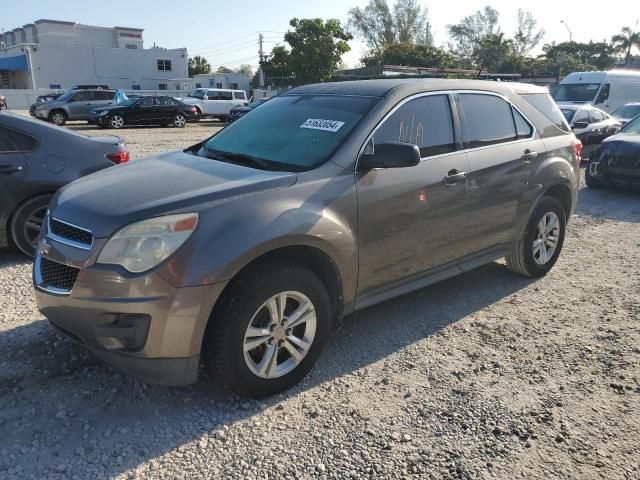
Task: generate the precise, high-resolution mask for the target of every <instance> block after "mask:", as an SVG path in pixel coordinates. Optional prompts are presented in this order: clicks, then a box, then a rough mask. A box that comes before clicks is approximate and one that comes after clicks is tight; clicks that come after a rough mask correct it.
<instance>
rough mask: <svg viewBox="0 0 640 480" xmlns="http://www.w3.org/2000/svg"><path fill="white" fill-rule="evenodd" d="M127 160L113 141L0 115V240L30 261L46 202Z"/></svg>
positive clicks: (119, 143) (120, 145)
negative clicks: (71, 184) (61, 190)
mask: <svg viewBox="0 0 640 480" xmlns="http://www.w3.org/2000/svg"><path fill="white" fill-rule="evenodd" d="M128 160H129V152H128V151H127V149H126V147H125V145H124V142H123V141H122V140H121V139H120V138H118V137H114V136H102V137H86V136H84V135H80V134H78V133H75V132H72V131H70V130H67V129H62V128H56V127H53V126H52V125H49V124H46V123H43V122H38V121H36V120H32V119H30V118H27V117H24V116H20V115H14V114H11V113H0V235H1V236H2V237H6V238H7V240H8V241H9V244H10V245H12V246H15V247H17V248H18V249H19V250H20V251H22V252H24V253H25V254H27V255H30V256H33V253H34V248H35V243H36V239H37V238H38V234H39V232H40V227H41V225H42V219H43V218H44V214H45V212H46V210H47V205H48V204H49V199H50V198H51V196H52V195H53V194H54V193H55V192H56V190H58V189H59V188H60V187H62V186H63V185H66V184H67V183H69V182H72V181H73V180H76V179H78V178H80V177H83V176H85V175H88V174H90V173H93V172H95V171H97V170H101V169H103V168H106V167H109V166H111V165H114V164H119V163H124V162H127V161H128Z"/></svg>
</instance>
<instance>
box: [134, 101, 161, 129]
mask: <svg viewBox="0 0 640 480" xmlns="http://www.w3.org/2000/svg"><path fill="white" fill-rule="evenodd" d="M155 104H156V102H155V97H142V99H141V100H140V101H139V102H138V103H136V104H135V106H134V107H133V108H132V109H130V112H128V113H127V121H128V122H129V123H135V124H140V125H142V124H150V123H154V122H156V121H157V119H156V116H157V115H156V111H155Z"/></svg>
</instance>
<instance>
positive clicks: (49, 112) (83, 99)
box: [29, 89, 127, 125]
mask: <svg viewBox="0 0 640 480" xmlns="http://www.w3.org/2000/svg"><path fill="white" fill-rule="evenodd" d="M126 98H127V96H126V95H125V93H124V92H123V91H122V90H103V89H95V90H69V91H67V92H65V93H63V94H62V95H61V96H60V97H58V98H57V99H56V100H52V101H49V102H41V103H37V102H36V103H34V104H33V105H31V107H30V108H29V114H30V115H32V116H34V117H37V118H40V119H43V120H47V121H49V122H51V123H53V124H55V125H64V124H65V123H66V122H67V120H88V119H89V112H90V111H91V110H93V109H94V108H96V107H102V106H107V105H115V104H116V103H119V102H121V101H123V100H125V99H126Z"/></svg>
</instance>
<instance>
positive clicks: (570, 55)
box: [542, 42, 617, 72]
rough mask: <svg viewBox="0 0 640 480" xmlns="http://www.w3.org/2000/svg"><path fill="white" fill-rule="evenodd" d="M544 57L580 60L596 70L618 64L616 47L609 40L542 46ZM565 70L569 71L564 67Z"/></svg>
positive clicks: (564, 60) (562, 61)
mask: <svg viewBox="0 0 640 480" xmlns="http://www.w3.org/2000/svg"><path fill="white" fill-rule="evenodd" d="M542 51H543V52H544V57H545V58H547V59H549V60H551V61H552V62H555V63H564V64H566V63H567V62H578V63H580V64H582V65H591V66H592V67H593V68H592V69H595V70H608V69H610V68H611V67H613V66H614V65H615V64H616V61H617V58H616V56H615V48H614V47H613V45H611V44H610V43H607V42H589V43H580V42H562V43H557V44H556V43H551V44H546V45H544V46H543V47H542ZM563 71H565V72H566V71H567V69H565V68H564V67H563Z"/></svg>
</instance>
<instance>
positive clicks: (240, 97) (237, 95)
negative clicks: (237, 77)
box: [233, 92, 247, 100]
mask: <svg viewBox="0 0 640 480" xmlns="http://www.w3.org/2000/svg"><path fill="white" fill-rule="evenodd" d="M233 98H234V99H236V100H246V99H247V96H246V95H245V93H244V92H233Z"/></svg>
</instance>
